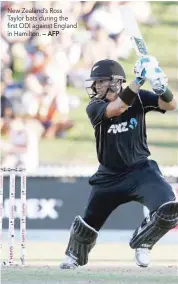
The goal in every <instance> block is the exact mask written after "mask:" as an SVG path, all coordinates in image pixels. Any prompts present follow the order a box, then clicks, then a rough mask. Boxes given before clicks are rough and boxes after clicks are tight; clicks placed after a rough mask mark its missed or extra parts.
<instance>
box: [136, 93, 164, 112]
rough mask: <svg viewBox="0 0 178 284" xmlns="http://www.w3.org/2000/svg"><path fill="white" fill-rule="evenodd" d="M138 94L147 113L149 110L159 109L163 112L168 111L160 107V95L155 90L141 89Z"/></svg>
mask: <svg viewBox="0 0 178 284" xmlns="http://www.w3.org/2000/svg"><path fill="white" fill-rule="evenodd" d="M138 96H139V98H140V102H141V104H142V107H143V108H144V112H145V113H147V112H149V111H158V112H161V113H165V112H166V111H165V110H163V109H160V107H159V105H158V99H159V96H158V95H156V94H154V93H153V92H150V91H146V90H140V91H139V94H138Z"/></svg>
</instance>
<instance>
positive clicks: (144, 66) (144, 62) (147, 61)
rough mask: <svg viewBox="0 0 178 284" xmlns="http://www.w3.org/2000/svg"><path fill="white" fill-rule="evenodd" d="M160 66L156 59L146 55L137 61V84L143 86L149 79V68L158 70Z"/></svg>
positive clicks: (135, 69)
mask: <svg viewBox="0 0 178 284" xmlns="http://www.w3.org/2000/svg"><path fill="white" fill-rule="evenodd" d="M157 66H158V61H157V59H156V58H155V57H153V56H149V55H145V56H143V57H141V58H140V59H139V60H137V62H136V64H135V66H134V74H135V76H136V80H135V82H136V83H137V84H139V85H143V84H144V82H145V81H146V79H147V71H148V68H150V69H151V68H152V69H153V68H156V67H157Z"/></svg>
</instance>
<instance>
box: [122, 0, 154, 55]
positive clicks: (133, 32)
mask: <svg viewBox="0 0 178 284" xmlns="http://www.w3.org/2000/svg"><path fill="white" fill-rule="evenodd" d="M120 11H121V16H122V21H123V26H124V29H125V31H126V33H127V34H128V36H129V37H130V38H131V40H132V43H133V47H134V49H135V51H136V54H137V55H138V56H144V55H146V54H148V50H147V47H146V44H145V42H144V39H143V37H142V35H141V32H140V28H139V25H138V23H137V21H136V19H135V16H134V14H133V12H132V11H131V10H130V9H129V8H128V7H126V6H123V5H121V6H120Z"/></svg>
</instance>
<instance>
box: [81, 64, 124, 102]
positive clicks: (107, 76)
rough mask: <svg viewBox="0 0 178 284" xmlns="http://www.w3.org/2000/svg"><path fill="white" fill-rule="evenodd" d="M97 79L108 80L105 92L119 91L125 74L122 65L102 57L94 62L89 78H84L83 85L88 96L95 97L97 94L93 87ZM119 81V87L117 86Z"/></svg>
mask: <svg viewBox="0 0 178 284" xmlns="http://www.w3.org/2000/svg"><path fill="white" fill-rule="evenodd" d="M97 80H110V83H109V87H108V90H107V91H106V94H107V92H108V91H109V90H111V91H113V92H119V91H120V89H121V84H122V83H124V82H126V75H125V71H124V69H123V67H122V66H121V64H119V63H118V62H117V61H114V60H110V59H104V60H101V61H98V62H96V63H95V64H94V66H93V67H92V69H91V73H90V78H89V79H87V80H85V87H86V90H87V92H88V95H89V96H90V98H93V97H97V95H98V94H97V92H96V88H95V82H96V81H97ZM119 81H120V87H118V82H119ZM106 94H105V95H104V97H105V96H106Z"/></svg>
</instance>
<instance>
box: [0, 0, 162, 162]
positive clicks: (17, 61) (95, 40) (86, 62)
mask: <svg viewBox="0 0 178 284" xmlns="http://www.w3.org/2000/svg"><path fill="white" fill-rule="evenodd" d="M120 4H124V5H128V6H129V7H130V8H131V9H132V11H133V12H134V14H135V16H136V18H137V20H138V21H139V22H140V23H142V24H145V25H155V24H157V21H156V19H155V18H154V17H153V15H152V11H151V6H150V3H149V2H146V1H143V2H142V1H141V2H125V1H124V2H119V1H117V2H112V1H109V2H104V1H76V2H70V1H56V2H55V1H48V2H41V1H40V2H38V1H29V2H25V5H24V2H21V1H20V2H17V1H14V2H11V1H7V2H6V1H3V2H1V45H2V47H1V49H2V50H1V120H0V127H1V134H2V135H6V137H7V140H6V142H4V140H1V144H0V148H1V150H3V153H4V154H3V159H2V164H3V165H4V166H12V165H15V166H19V165H21V164H23V165H24V164H25V165H27V163H29V164H30V165H31V164H33V165H37V164H38V161H39V157H38V155H39V154H38V145H39V140H40V139H41V138H55V137H59V138H62V137H64V135H66V133H67V132H68V131H69V130H70V129H72V128H73V127H75V121H72V120H71V119H70V110H71V109H72V108H76V107H78V106H79V104H80V100H79V98H78V97H76V96H72V95H70V94H68V88H67V87H68V86H72V87H77V88H80V87H83V83H84V79H85V78H86V77H88V76H89V73H90V69H91V67H92V65H93V64H94V63H95V62H96V61H98V60H100V59H103V58H112V59H114V60H119V59H123V60H125V59H127V58H128V57H129V55H130V53H131V49H132V45H131V42H130V39H129V38H128V36H127V35H126V34H125V32H124V27H123V24H122V21H121V15H120V9H119V5H120ZM24 6H25V7H26V8H27V9H31V8H32V7H33V8H36V9H38V8H47V9H49V8H51V7H53V8H55V9H62V11H63V14H64V15H65V16H68V18H69V20H70V22H73V23H75V22H77V23H78V28H77V29H68V30H67V29H66V30H63V31H60V33H59V35H58V36H53V37H50V36H38V37H35V36H23V37H22V36H19V37H18V36H11V37H10V36H8V34H7V22H8V19H7V13H8V8H13V9H19V8H22V7H24ZM140 11H142V13H140ZM32 15H33V14H30V16H32ZM53 16H54V15H53ZM45 23H47V22H45ZM21 31H22V30H21Z"/></svg>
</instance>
